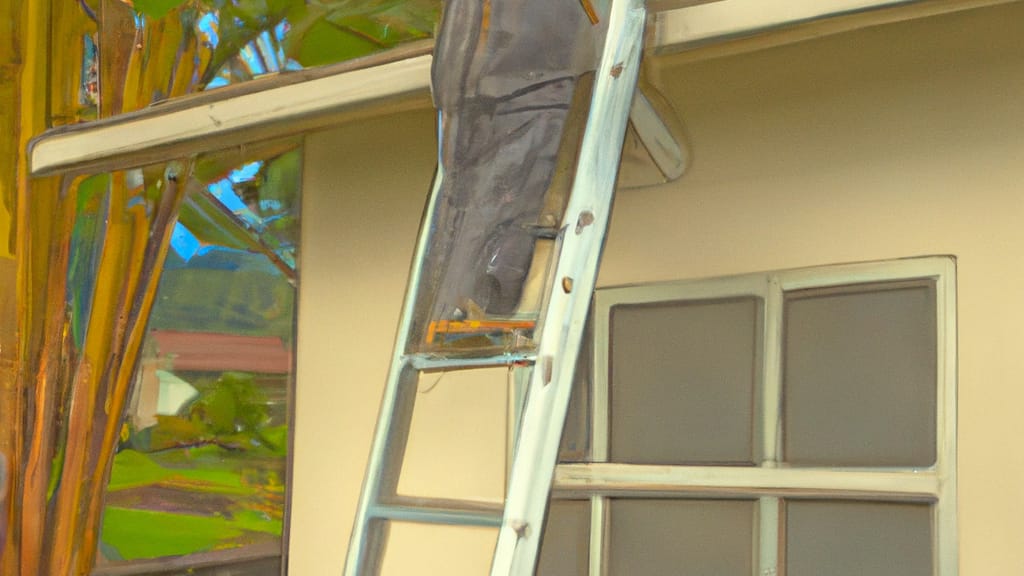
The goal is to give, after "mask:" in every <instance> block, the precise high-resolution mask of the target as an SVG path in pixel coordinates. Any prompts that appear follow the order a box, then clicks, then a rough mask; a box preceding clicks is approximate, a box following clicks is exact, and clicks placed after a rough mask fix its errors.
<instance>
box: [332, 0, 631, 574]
mask: <svg viewBox="0 0 1024 576" xmlns="http://www.w3.org/2000/svg"><path fill="white" fill-rule="evenodd" d="M586 4H587V5H589V2H586ZM644 4H645V3H644V0H610V1H609V2H608V9H607V10H608V14H607V15H606V16H604V17H606V18H607V23H608V24H607V26H608V28H607V32H606V35H605V40H604V44H603V48H602V49H601V55H600V58H599V61H598V66H597V68H596V72H595V77H594V84H593V91H592V95H591V101H590V108H589V114H588V116H587V119H586V124H585V128H584V134H583V139H582V144H581V147H580V150H579V154H578V158H577V164H576V171H575V176H574V179H573V182H572V185H571V188H570V193H569V197H568V202H567V206H566V209H565V211H564V215H563V219H562V222H561V223H560V225H559V229H558V242H559V244H558V246H557V247H556V250H555V254H554V256H553V258H554V259H555V261H554V262H552V264H551V268H553V270H554V272H553V277H552V278H553V279H552V280H551V281H550V282H549V283H548V285H549V288H548V294H547V297H546V300H545V307H544V309H543V310H542V313H541V318H542V322H541V323H540V324H539V326H538V332H537V333H536V334H534V343H535V346H534V347H533V348H532V350H531V351H530V352H526V353H512V354H508V353H501V354H497V355H493V356H488V357H470V358H458V357H455V358H452V357H439V356H437V355H431V354H423V353H409V352H408V350H409V349H410V346H409V339H410V338H414V337H416V336H417V335H418V334H413V332H414V330H413V323H414V314H415V311H416V303H417V302H418V299H419V292H420V290H421V289H424V287H423V285H424V284H425V279H424V278H423V277H422V268H423V266H422V263H423V261H424V257H425V254H426V252H427V250H428V247H429V246H430V245H431V243H432V242H434V241H435V239H434V238H433V230H434V228H435V226H434V224H435V218H436V214H437V211H438V206H439V202H440V200H441V198H440V196H441V194H439V190H440V182H441V180H442V178H443V177H444V175H443V174H442V172H441V170H440V169H439V170H438V174H437V176H436V177H435V180H434V186H433V190H432V193H431V197H430V200H429V203H428V210H427V212H426V214H425V216H424V219H423V222H422V224H421V229H420V234H419V239H418V244H417V248H416V252H415V256H414V259H415V260H414V264H413V266H412V271H411V276H410V279H409V284H408V287H407V290H406V297H405V303H404V305H403V308H402V319H401V324H400V326H399V331H398V337H397V341H396V345H395V349H394V354H393V359H392V362H391V366H390V371H389V375H388V381H387V384H386V387H385V391H384V397H383V400H382V403H381V408H380V414H379V417H378V422H377V428H376V431H375V434H374V439H373V444H372V448H371V452H370V460H369V463H368V465H367V470H366V476H365V479H364V482H363V488H362V494H361V496H360V500H359V504H358V508H357V511H356V518H355V523H354V526H353V531H352V536H351V539H350V542H349V550H348V556H347V559H346V564H345V574H346V575H347V576H370V575H376V574H379V573H380V568H381V565H382V560H383V556H384V548H385V545H386V541H387V536H388V523H389V522H391V521H401V522H418V523H431V524H442V525H462V526H485V527H498V528H499V533H498V541H497V546H496V549H495V552H494V558H493V561H492V565H491V575H492V576H513V575H515V576H524V575H528V574H533V573H534V571H535V567H536V563H537V558H538V551H539V548H540V541H541V537H542V533H543V525H544V520H545V513H546V509H547V504H548V499H549V495H550V490H551V484H552V478H553V476H554V469H555V464H556V460H557V456H558V449H559V444H560V439H561V434H562V428H563V425H564V421H565V415H566V411H567V408H568V404H569V396H570V391H571V387H572V380H573V372H574V370H575V365H576V358H577V355H578V353H579V349H580V344H581V340H582V335H583V329H584V324H585V320H586V316H587V314H588V312H589V305H590V300H591V296H592V294H593V290H594V284H595V282H596V278H597V270H598V264H599V261H600V256H601V250H602V246H603V243H604V238H605V234H606V231H607V227H608V218H609V215H610V211H611V205H612V197H613V194H614V191H615V182H616V177H617V173H618V167H619V166H618V165H619V158H620V155H621V152H622V145H623V138H624V134H625V131H626V126H627V122H628V120H629V115H630V108H631V104H632V102H633V97H634V92H635V91H636V85H637V77H638V71H639V64H640V56H641V52H642V49H643V33H644V23H645V17H646V8H645V5H644ZM512 364H516V365H523V364H527V365H532V366H533V369H532V370H531V373H530V376H529V383H528V385H527V391H526V395H525V398H526V399H525V404H524V406H523V407H522V412H521V419H520V424H519V430H518V433H517V437H516V442H515V444H516V447H515V451H514V455H513V459H512V466H511V471H510V476H509V480H508V487H507V492H506V498H505V503H504V509H503V511H502V510H499V509H496V507H495V506H493V505H487V504H480V503H474V502H468V501H457V500H448V499H443V500H442V499H425V498H414V497H407V496H401V495H399V494H397V487H398V479H399V476H400V471H401V466H402V460H403V457H404V452H405V446H406V441H407V438H408V432H409V428H410V424H411V420H412V413H413V405H414V402H415V395H416V385H417V382H418V378H419V375H420V374H421V373H422V372H428V371H445V370H458V369H467V368H474V367H488V366H503V365H512Z"/></svg>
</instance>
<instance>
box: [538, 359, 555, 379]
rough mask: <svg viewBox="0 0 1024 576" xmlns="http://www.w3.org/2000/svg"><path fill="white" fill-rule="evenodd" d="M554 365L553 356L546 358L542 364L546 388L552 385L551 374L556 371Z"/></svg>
mask: <svg viewBox="0 0 1024 576" xmlns="http://www.w3.org/2000/svg"><path fill="white" fill-rule="evenodd" d="M554 363H555V362H554V359H553V358H552V357H551V356H545V357H544V360H543V362H541V369H542V370H543V371H544V385H545V386H547V385H548V384H550V383H551V373H552V372H553V371H554Z"/></svg>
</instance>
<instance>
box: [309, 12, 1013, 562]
mask: <svg viewBox="0 0 1024 576" xmlns="http://www.w3.org/2000/svg"><path fill="white" fill-rule="evenodd" d="M660 78H661V83H662V85H663V86H664V87H665V92H666V94H667V95H668V96H669V98H670V100H671V101H672V102H673V103H674V105H675V106H676V107H677V108H678V110H679V112H680V114H681V116H682V118H683V119H684V120H685V122H686V124H687V127H688V130H689V133H690V137H691V140H692V143H693V150H694V163H693V166H692V169H691V170H690V171H689V172H688V174H687V175H686V176H685V177H684V178H683V179H682V180H681V181H679V182H677V183H674V184H672V185H667V186H663V187H659V188H654V189H647V190H640V191H629V192H625V193H623V194H621V195H620V196H619V198H618V200H617V204H616V207H615V213H614V216H613V221H612V229H611V236H610V238H609V242H608V246H607V251H606V258H605V261H604V265H603V269H602V272H601V277H600V284H602V285H611V284H620V283H626V282H642V281H653V280H667V279H680V278H691V277H706V276H716V275H723V274H733V273H742V272H751V271H757V270H769V269H778V268H791V267H797V266H808V265H817V264H828V263H836V262H849V261H862V260H875V259H884V258H896V257H904V256H914V255H922V254H954V255H956V256H957V258H958V273H959V328H960V332H959V352H960V354H959V362H960V370H959V480H960V507H959V510H960V542H961V549H960V556H961V574H964V575H965V576H999V575H1006V576H1014V575H1017V574H1024V546H1022V543H1024V448H1021V446H1022V442H1021V440H1022V439H1024V418H1022V417H1021V416H1020V411H1021V406H1024V380H1022V379H1024V376H1022V374H1024V353H1022V352H1021V351H1022V350H1024V288H1022V286H1024V222H1022V219H1024V3H1019V2H1018V3H1015V4H1012V5H1008V6H1004V7H997V8H989V9H984V10H979V11H974V12H970V13H961V14H955V15H949V16H943V17H939V18H933V19H929V20H925V21H917V22H911V23H903V24H897V25H890V26H885V27H880V28H874V29H867V30H861V31H857V32H853V33H847V34H842V35H838V36H832V37H828V38H825V39H821V40H816V41H813V42H807V43H802V44H796V45H790V46H785V47H780V48H773V49H770V50H767V51H763V52H758V53H750V54H744V55H738V56H731V57H727V58H718V59H714V60H707V61H695V62H683V61H682V59H681V58H680V59H675V60H674V59H673V58H667V59H665V60H664V61H663V62H662V65H661V70H660ZM432 130H433V119H432V115H431V114H430V112H429V111H423V112H421V113H406V114H402V115H398V116H391V117H385V118H381V119H377V120H370V121H364V122H361V123H358V124H353V125H350V126H346V127H343V128H340V129H337V130H334V131H331V132H325V133H322V134H317V135H314V136H311V137H310V138H309V142H308V149H307V150H308V155H307V172H306V188H305V193H306V204H305V206H304V209H305V213H304V218H305V221H304V234H305V237H304V246H303V260H302V289H301V290H302V291H301V304H300V306H301V313H300V342H301V344H300V346H301V349H300V354H299V385H298V404H297V421H296V422H297V424H296V438H295V441H296V451H295V478H294V485H293V506H292V529H291V530H292V532H291V559H290V568H291V573H292V574H297V575H301V576H319V575H327V574H338V573H339V571H340V569H341V565H342V562H343V559H344V553H345V544H346V542H347V538H348V534H349V528H350V525H351V519H352V515H353V513H354V509H355V501H356V498H357V495H358V491H359V485H360V483H361V478H362V466H363V464H364V463H365V459H366V455H367V451H368V447H369V441H370V435H371V433H372V428H373V423H374V420H375V418H376V411H377V403H378V401H379V399H380V394H381V389H382V386H383V383H384V378H385V370H386V366H387V364H388V359H389V355H390V349H391V343H392V340H393V337H394V330H395V326H396V322H397V317H398V311H399V306H400V303H401V298H402V293H403V289H404V282H405V275H406V272H407V269H408V263H409V258H410V255H411V251H412V247H413V243H414V237H415V233H416V227H417V223H418V220H419V216H420V212H421V210H422V204H423V200H424V198H425V195H426V191H427V187H428V185H429V182H430V179H431V175H432V169H433V163H434V158H433V154H434V151H433V145H432ZM492 380H493V381H494V382H493V384H489V385H483V386H481V385H469V384H466V383H463V382H458V381H451V382H445V381H442V382H440V383H439V385H438V386H437V387H435V388H434V389H433V391H431V392H430V393H429V394H424V395H422V396H421V400H422V402H421V405H423V406H425V410H426V412H427V413H426V414H425V416H424V417H425V418H427V419H430V418H435V419H436V420H435V422H434V423H435V425H434V426H433V427H432V433H431V435H430V436H429V437H428V441H427V443H425V444H422V445H420V446H418V447H414V449H413V452H414V453H416V452H417V451H418V452H419V455H418V456H415V457H416V458H417V460H415V464H414V467H415V468H416V469H417V470H418V472H417V473H416V478H417V479H418V482H415V483H414V484H416V487H418V488H421V489H422V490H423V491H425V492H429V493H432V494H433V493H434V492H436V491H437V490H438V489H440V488H443V487H444V482H445V480H446V478H447V479H449V480H450V481H451V482H452V483H453V484H455V483H459V484H461V486H462V487H463V488H465V489H467V490H469V492H470V493H475V495H477V496H480V497H492V498H494V497H498V496H499V495H500V489H501V478H502V474H503V470H502V457H503V455H502V454H501V453H500V451H501V447H502V445H503V442H504V441H505V438H504V432H503V426H504V422H505V421H504V406H503V401H504V388H503V385H502V382H501V380H502V377H501V375H500V374H499V375H497V376H494V375H492ZM428 384H429V383H428ZM442 408H446V409H449V410H451V412H448V414H449V416H447V417H444V416H442V415H441V414H442V413H441V409H442ZM455 448H459V449H461V450H462V451H463V452H464V453H465V454H466V455H467V458H469V459H462V460H461V461H459V460H457V459H455V458H454V457H453V456H452V452H453V451H454V449H455ZM474 462H475V463H474ZM432 491H434V492H432ZM402 538H403V539H404V540H405V541H406V542H407V543H409V542H411V543H413V544H415V543H419V544H420V545H422V546H431V545H434V542H435V541H434V540H430V539H427V538H429V536H427V535H425V534H424V533H410V532H403V535H402ZM469 538H470V540H472V541H473V542H474V543H475V545H467V546H461V545H458V544H457V538H455V539H451V540H448V541H447V543H440V542H439V543H437V544H436V547H435V548H434V550H435V554H434V557H433V559H427V560H426V561H424V560H423V559H414V560H413V559H410V558H408V557H406V558H403V559H400V561H401V560H405V561H406V562H407V563H406V564H404V565H393V566H392V568H393V569H394V571H393V572H392V573H394V574H478V573H483V572H484V571H485V567H486V565H487V550H486V548H487V542H490V541H491V539H492V538H493V535H492V534H484V535H483V536H470V537H469Z"/></svg>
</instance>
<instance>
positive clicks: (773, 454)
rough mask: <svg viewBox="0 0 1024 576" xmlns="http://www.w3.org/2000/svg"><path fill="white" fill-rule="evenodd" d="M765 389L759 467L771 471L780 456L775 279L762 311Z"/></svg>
mask: <svg viewBox="0 0 1024 576" xmlns="http://www.w3.org/2000/svg"><path fill="white" fill-rule="evenodd" d="M763 362H764V372H763V378H764V386H763V389H762V391H761V398H762V402H761V429H762V436H761V440H762V444H761V460H762V466H764V467H766V468H774V467H776V466H777V465H778V463H779V460H780V459H781V457H782V454H781V448H780V445H781V443H780V435H781V429H782V422H781V420H780V413H781V407H782V287H781V285H780V284H779V279H778V277H777V276H774V275H773V276H769V277H768V295H767V298H766V299H765V309H764V360H763Z"/></svg>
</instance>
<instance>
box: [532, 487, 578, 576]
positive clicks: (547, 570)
mask: <svg viewBox="0 0 1024 576" xmlns="http://www.w3.org/2000/svg"><path fill="white" fill-rule="evenodd" d="M589 554H590V501H589V500H556V501H553V502H551V507H550V509H549V510H548V520H547V524H546V525H545V526H544V540H543V542H541V546H540V561H539V563H538V566H537V575H538V576H587V574H588V571H589V569H590V558H589Z"/></svg>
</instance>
